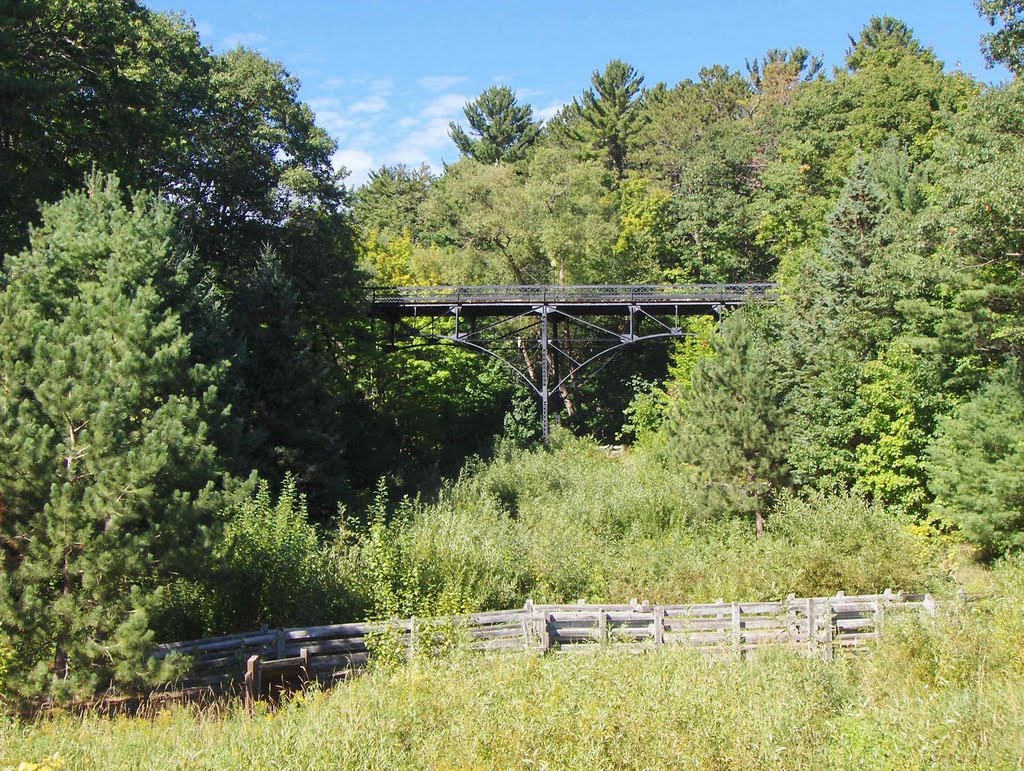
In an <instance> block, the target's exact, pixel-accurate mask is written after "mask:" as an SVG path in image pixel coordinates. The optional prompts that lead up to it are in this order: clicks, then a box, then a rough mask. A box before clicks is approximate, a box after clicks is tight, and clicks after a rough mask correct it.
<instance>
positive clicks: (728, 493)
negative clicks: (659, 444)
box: [668, 311, 789, 536]
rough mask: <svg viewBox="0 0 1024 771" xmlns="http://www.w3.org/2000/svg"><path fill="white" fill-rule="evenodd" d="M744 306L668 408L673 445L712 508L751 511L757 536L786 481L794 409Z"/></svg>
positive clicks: (672, 453)
mask: <svg viewBox="0 0 1024 771" xmlns="http://www.w3.org/2000/svg"><path fill="white" fill-rule="evenodd" d="M757 321H760V320H759V319H757V318H756V316H755V315H754V313H753V312H751V311H740V312H738V313H735V314H734V315H732V316H730V317H729V318H728V319H726V320H725V322H724V323H723V324H722V330H721V334H720V335H719V336H718V337H716V338H715V339H714V342H713V347H714V355H712V356H709V357H706V358H702V359H700V360H699V361H698V362H697V365H696V367H695V368H694V372H693V379H692V382H691V384H690V388H689V389H688V392H687V395H686V399H685V401H684V402H683V403H682V405H681V407H680V406H676V407H674V408H670V417H669V420H668V452H669V454H670V456H671V457H674V458H675V459H677V460H678V461H679V462H681V463H683V464H686V465H689V466H691V467H693V469H694V472H695V473H696V474H697V476H698V479H699V480H700V482H701V483H702V484H701V491H702V492H703V494H704V501H703V502H702V503H703V507H704V508H705V510H707V511H709V512H715V513H734V514H743V515H747V516H753V519H754V523H755V528H756V532H757V534H758V536H760V535H761V534H762V533H763V531H764V513H765V508H766V506H767V504H768V500H769V498H770V496H771V495H772V493H773V491H776V490H779V489H780V488H782V487H783V486H784V485H786V484H787V483H788V479H789V469H788V468H787V466H786V461H785V457H786V451H787V449H788V447H787V444H788V442H787V438H788V431H789V416H788V414H787V411H786V408H785V406H784V403H785V399H784V396H785V394H784V388H783V386H782V383H781V380H780V378H779V373H778V371H777V367H776V364H775V361H774V358H775V356H774V353H773V351H772V347H771V345H770V341H769V339H768V337H767V335H766V334H765V330H764V329H763V324H762V325H760V326H761V327H762V328H761V329H759V324H758V323H756V322H757Z"/></svg>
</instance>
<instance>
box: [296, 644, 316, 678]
mask: <svg viewBox="0 0 1024 771" xmlns="http://www.w3.org/2000/svg"><path fill="white" fill-rule="evenodd" d="M299 661H300V663H301V665H302V676H303V677H304V678H305V680H306V682H307V683H308V682H310V681H311V680H312V679H313V664H312V662H311V661H310V654H309V648H301V649H300V650H299Z"/></svg>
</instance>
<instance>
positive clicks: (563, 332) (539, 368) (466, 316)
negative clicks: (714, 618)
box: [369, 284, 777, 441]
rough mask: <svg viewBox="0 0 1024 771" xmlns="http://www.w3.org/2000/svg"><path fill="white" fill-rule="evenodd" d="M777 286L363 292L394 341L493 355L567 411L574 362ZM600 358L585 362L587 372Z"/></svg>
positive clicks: (767, 294) (765, 295)
mask: <svg viewBox="0 0 1024 771" xmlns="http://www.w3.org/2000/svg"><path fill="white" fill-rule="evenodd" d="M776 286H777V285H776V284H680V285H647V286H631V285H626V286H607V285H601V286H543V285H540V286H520V285H515V286H430V287H420V286H399V287H379V288H376V289H373V290H372V292H371V294H370V297H369V299H370V316H371V318H372V319H374V332H375V336H377V339H378V340H381V339H382V338H381V337H380V336H379V335H378V334H377V320H382V321H383V323H384V326H385V327H386V330H385V337H384V338H383V342H384V345H385V346H386V347H387V348H389V349H394V348H395V347H398V346H399V345H401V344H403V343H404V344H405V345H408V346H411V345H423V344H429V343H442V342H447V343H453V344H456V345H461V346H465V347H467V348H471V349H473V350H476V351H479V352H481V353H485V354H487V355H489V356H492V357H494V358H495V359H497V360H498V361H500V362H501V363H502V364H504V365H505V366H506V367H508V368H509V369H511V370H512V371H513V372H514V373H515V374H516V375H517V376H518V377H519V378H520V379H521V380H522V381H523V382H524V383H525V384H526V385H527V386H528V387H529V388H530V390H531V391H533V392H534V393H535V394H536V395H537V396H538V397H539V398H540V404H541V425H542V427H543V432H544V440H545V441H547V438H548V423H549V421H548V415H549V412H548V404H549V400H550V398H551V397H560V398H561V399H562V402H563V404H564V405H565V406H566V409H567V411H568V412H569V413H570V414H572V413H573V411H574V409H575V408H574V406H573V405H574V401H573V395H572V394H573V392H574V390H575V387H576V386H577V385H578V383H579V379H580V378H581V377H582V373H581V370H583V369H584V368H587V367H589V366H590V365H592V364H595V363H597V362H600V366H603V365H604V363H607V361H608V359H609V354H613V353H615V352H618V351H620V350H622V349H623V348H624V347H625V346H628V345H632V344H633V343H638V342H642V341H645V340H659V339H667V338H678V337H684V336H685V335H686V334H687V332H686V331H685V329H684V328H683V327H682V325H681V323H680V318H681V317H683V316H716V317H718V318H719V319H720V318H721V316H722V314H723V313H724V312H725V311H727V310H729V309H732V308H735V307H737V306H739V305H742V304H743V303H747V302H772V301H773V300H774V292H773V290H774V289H775V288H776ZM600 366H598V367H596V368H593V367H591V368H590V369H591V374H592V373H593V372H595V371H596V370H597V369H600Z"/></svg>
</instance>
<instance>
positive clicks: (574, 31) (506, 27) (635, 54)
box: [147, 0, 1008, 184]
mask: <svg viewBox="0 0 1024 771" xmlns="http://www.w3.org/2000/svg"><path fill="white" fill-rule="evenodd" d="M147 4H148V5H149V7H151V8H153V9H155V10H162V11H163V10H173V11H181V12H183V13H184V14H185V15H186V16H191V17H192V18H193V19H194V20H195V22H196V25H197V27H198V29H199V32H200V36H201V37H202V40H203V42H204V43H205V44H206V45H209V46H211V47H212V48H213V49H214V50H215V51H223V50H226V49H228V48H232V47H234V46H235V45H238V44H243V45H246V46H248V47H251V48H255V49H257V50H259V51H261V52H262V53H263V54H265V55H266V56H268V57H270V58H273V59H276V60H278V61H281V62H282V63H283V64H284V65H285V67H286V68H287V69H288V70H289V72H291V74H292V75H295V76H296V77H298V78H299V79H300V80H301V81H302V84H303V85H302V92H301V94H302V98H303V100H305V101H306V102H307V103H309V104H310V106H311V107H312V108H313V109H314V111H315V112H316V114H317V119H318V123H319V124H320V125H321V126H323V127H324V128H325V129H326V130H327V131H329V132H330V133H331V135H332V136H333V137H334V138H335V139H336V140H337V141H338V147H339V150H338V153H337V155H336V158H335V161H336V163H337V164H343V165H344V166H345V167H346V168H348V169H349V170H350V172H351V176H350V178H349V181H350V183H351V184H359V183H361V182H362V181H364V180H365V179H366V174H367V173H368V172H369V171H370V170H372V169H375V168H378V167H379V166H380V165H381V164H385V163H386V164H394V163H405V164H408V165H414V166H415V165H419V164H420V163H428V164H430V165H431V166H432V167H433V168H434V169H435V170H436V171H440V170H441V168H442V162H445V161H447V162H451V161H453V160H455V159H456V158H458V152H457V151H456V149H455V147H454V145H453V144H452V143H451V140H450V139H449V138H448V122H449V121H451V120H456V121H459V120H463V115H462V107H463V105H464V104H465V103H466V102H467V101H468V100H470V99H472V98H474V97H475V96H476V95H477V94H479V93H480V92H481V91H482V90H483V89H485V88H487V87H488V86H490V85H493V84H501V85H508V86H511V87H512V88H514V89H515V90H516V92H517V94H518V97H519V100H520V101H522V102H528V103H529V104H531V105H532V106H533V108H534V112H535V113H536V114H537V115H539V116H540V117H542V118H546V117H550V116H551V115H553V114H554V113H555V112H556V111H557V110H558V108H559V107H561V106H562V105H563V104H565V103H566V102H568V101H570V100H571V99H572V98H573V97H574V96H576V95H578V94H579V93H580V92H581V91H583V90H584V88H586V87H587V86H588V85H589V80H590V75H591V73H592V72H593V71H594V70H595V69H603V68H604V65H605V64H606V63H607V62H608V60H609V59H613V58H620V59H625V60H626V61H628V62H629V63H630V64H632V65H633V66H635V67H636V68H637V69H638V70H639V71H640V72H641V73H642V74H643V75H644V76H645V83H646V84H648V85H653V84H654V83H657V82H659V81H664V82H666V83H668V84H670V85H671V84H674V83H677V82H678V81H680V80H683V79H685V78H695V77H696V75H697V72H698V70H699V69H700V68H701V67H703V66H707V65H711V64H726V65H729V66H730V67H732V68H734V69H742V67H743V63H744V60H745V59H748V58H749V59H752V58H754V57H756V56H759V55H761V54H763V53H764V52H765V51H766V50H768V49H769V48H791V47H793V46H797V45H802V46H804V47H805V48H808V49H810V50H811V51H812V52H813V53H815V54H820V55H823V56H824V57H825V62H826V66H827V67H828V68H831V67H832V66H836V65H840V64H841V63H842V58H843V53H844V51H845V50H846V47H847V46H848V45H849V40H848V39H847V34H854V35H856V33H857V32H858V31H859V30H860V28H861V27H862V26H863V25H864V23H865V22H867V20H868V19H869V18H870V17H871V16H873V15H884V14H888V15H891V16H896V17H899V18H901V19H903V20H904V21H906V22H907V23H908V24H909V25H910V26H911V27H913V29H914V32H915V33H916V35H917V37H918V39H919V40H921V42H922V43H924V44H925V45H928V46H931V47H932V49H933V50H934V51H935V53H936V54H937V55H938V56H939V58H940V59H942V60H943V61H944V62H945V63H946V66H947V68H954V67H956V68H960V69H963V70H965V71H966V72H969V73H971V74H973V75H975V76H976V77H978V78H980V79H982V80H984V81H986V82H999V81H1002V80H1004V79H1006V78H1007V77H1008V74H1007V73H1006V71H1005V70H1002V69H997V70H986V69H985V68H984V62H983V60H982V57H981V54H980V53H979V50H978V39H979V37H980V36H981V35H982V34H983V33H984V32H985V31H986V30H987V26H986V24H985V22H984V21H983V20H982V19H980V18H979V17H978V15H977V13H976V12H975V10H974V7H973V5H972V3H971V2H970V0H888V2H881V1H879V2H876V1H875V0H863V1H861V2H855V1H853V0H848V1H847V2H832V3H828V2H813V1H810V0H803V1H800V2H798V1H797V0H763V1H762V2H741V0H723V1H720V2H715V1H714V0H704V1H703V2H694V1H692V0H676V2H669V1H668V0H665V1H664V2H653V1H650V0H616V1H615V2H611V1H610V0H590V1H589V2H587V1H586V0H566V1H565V2H556V0H548V2H539V1H537V0H520V1H518V2H496V1H495V2H484V1H483V0H480V1H479V2H468V1H467V0H443V1H442V0H438V1H437V2H426V0H424V1H423V2H413V1H412V0H402V1H399V0H394V1H393V2H375V1H374V0H363V1H361V2H356V1H355V0H343V1H338V0H335V1H334V2H331V1H330V0H291V1H290V2H288V1H287V0H286V2H272V1H271V0H149V2H148V3H147ZM463 122H464V120H463Z"/></svg>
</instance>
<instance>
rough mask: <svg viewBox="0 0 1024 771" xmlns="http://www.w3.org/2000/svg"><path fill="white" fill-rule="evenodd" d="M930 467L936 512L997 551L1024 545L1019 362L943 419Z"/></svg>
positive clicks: (1023, 403)
mask: <svg viewBox="0 0 1024 771" xmlns="http://www.w3.org/2000/svg"><path fill="white" fill-rule="evenodd" d="M927 468H928V477H929V487H930V488H931V490H932V492H933V493H934V494H935V510H936V512H937V513H938V514H940V515H942V516H944V517H946V518H948V519H950V520H952V521H953V522H955V523H957V525H959V526H960V529H961V530H962V531H963V533H964V535H966V536H967V537H968V539H970V540H971V541H972V542H974V543H976V544H978V545H980V546H981V547H982V548H984V549H985V550H986V551H987V552H989V553H993V554H998V553H1001V552H1003V551H1005V550H1007V549H1011V548H1014V549H1019V548H1021V547H1022V546H1024V382H1022V380H1021V377H1020V373H1019V371H1018V368H1017V367H1016V366H1009V367H1007V368H1005V369H1004V370H1002V371H1001V372H1000V373H998V374H997V376H996V377H995V378H993V380H992V381H991V382H990V383H989V384H988V385H987V386H985V387H984V388H983V389H982V390H981V391H980V392H978V394H977V395H976V396H975V397H974V399H972V400H971V401H969V402H965V403H964V404H962V405H960V407H959V408H958V409H957V410H956V411H955V412H954V413H953V414H952V415H949V416H947V417H946V418H944V419H942V420H941V421H940V422H939V427H938V430H937V431H936V433H935V439H934V441H933V442H932V444H931V446H930V447H929V448H928V462H927Z"/></svg>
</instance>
